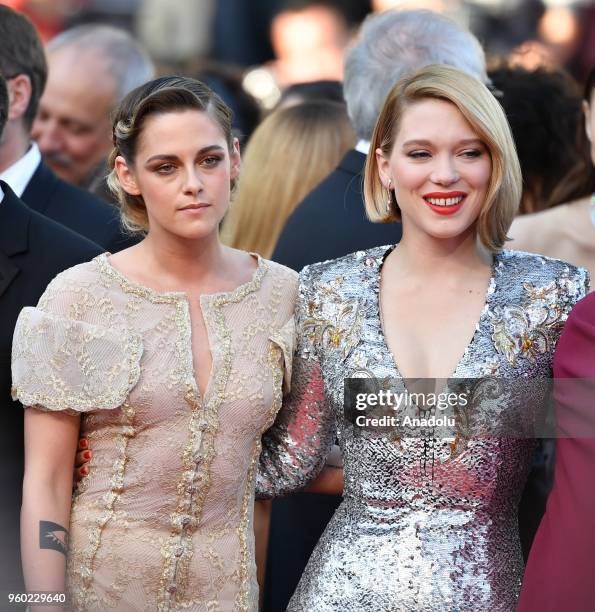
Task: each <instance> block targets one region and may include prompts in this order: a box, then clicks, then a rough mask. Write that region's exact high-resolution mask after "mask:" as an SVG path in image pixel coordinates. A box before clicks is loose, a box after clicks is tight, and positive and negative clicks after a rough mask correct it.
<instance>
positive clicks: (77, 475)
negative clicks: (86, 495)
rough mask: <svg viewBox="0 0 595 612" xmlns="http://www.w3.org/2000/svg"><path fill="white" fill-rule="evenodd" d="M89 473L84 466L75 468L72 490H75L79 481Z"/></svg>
mask: <svg viewBox="0 0 595 612" xmlns="http://www.w3.org/2000/svg"><path fill="white" fill-rule="evenodd" d="M88 473H89V468H88V467H87V466H86V465H83V466H82V467H80V468H75V469H74V470H73V477H74V483H73V484H74V488H75V489H76V488H77V487H78V486H79V483H80V481H81V480H82V479H83V478H84V477H85V476H86V475H87V474H88Z"/></svg>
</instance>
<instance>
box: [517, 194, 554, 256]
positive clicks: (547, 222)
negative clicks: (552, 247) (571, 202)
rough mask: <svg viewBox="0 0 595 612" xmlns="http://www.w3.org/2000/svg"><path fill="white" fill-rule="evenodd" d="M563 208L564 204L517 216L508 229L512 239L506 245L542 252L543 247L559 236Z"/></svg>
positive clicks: (520, 249) (518, 249)
mask: <svg viewBox="0 0 595 612" xmlns="http://www.w3.org/2000/svg"><path fill="white" fill-rule="evenodd" d="M561 209H562V206H557V207H554V208H550V209H548V210H543V211H541V212H538V213H532V214H530V215H521V216H519V217H516V218H515V220H514V221H513V222H512V225H511V226H510V230H509V231H508V236H509V237H510V238H511V241H510V242H508V243H507V244H506V247H507V248H509V249H514V250H515V251H528V252H537V253H540V252H542V248H543V247H547V245H548V244H551V242H552V240H555V239H556V237H557V234H558V231H559V227H560V226H559V219H560V216H561V215H560V213H561V212H562V211H561Z"/></svg>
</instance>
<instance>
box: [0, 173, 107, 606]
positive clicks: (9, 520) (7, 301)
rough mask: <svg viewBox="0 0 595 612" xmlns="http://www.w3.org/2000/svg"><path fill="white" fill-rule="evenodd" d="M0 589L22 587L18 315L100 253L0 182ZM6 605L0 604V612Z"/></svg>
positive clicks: (17, 588) (20, 407) (98, 248)
mask: <svg viewBox="0 0 595 612" xmlns="http://www.w3.org/2000/svg"><path fill="white" fill-rule="evenodd" d="M0 185H1V186H2V190H3V191H4V200H3V201H2V202H0V410H1V411H2V427H1V428H0V492H1V494H2V501H1V502H0V520H1V524H2V525H3V529H2V534H3V535H2V538H1V539H0V542H1V546H0V590H7V591H13V592H14V591H16V592H19V591H20V590H21V589H22V584H21V582H22V578H21V562H20V552H19V513H20V507H21V487H22V481H23V408H22V406H21V405H20V404H18V403H15V402H13V401H12V399H11V397H10V387H11V382H10V381H11V376H10V353H11V344H12V334H13V330H14V326H15V323H16V320H17V317H18V315H19V312H20V311H21V309H22V308H23V307H24V306H35V305H36V304H37V302H38V300H39V298H40V296H41V294H42V293H43V292H44V290H45V288H46V286H47V285H48V284H49V282H50V281H51V280H52V279H53V278H54V276H56V274H58V273H59V272H61V271H62V270H65V269H66V268H70V267H72V266H74V265H76V264H78V263H81V262H84V261H88V260H90V259H92V258H93V257H95V256H96V255H98V254H99V253H101V252H102V251H103V249H102V248H101V247H99V246H98V245H96V244H93V243H92V242H90V241H88V240H87V239H85V238H83V237H82V236H79V235H78V234H75V233H74V232H72V231H70V230H69V229H67V228H65V227H64V226H62V225H60V224H58V223H55V222H54V221H51V220H50V219H47V218H45V217H43V216H42V215H40V214H38V213H36V212H34V211H32V210H30V209H29V208H28V207H27V206H25V205H24V204H23V202H21V201H20V200H19V199H18V198H17V197H16V195H15V194H14V193H13V192H12V190H11V189H10V187H8V185H7V184H6V183H3V182H1V181H0ZM6 603H7V602H6V601H3V602H0V609H4V608H3V606H4V604H6Z"/></svg>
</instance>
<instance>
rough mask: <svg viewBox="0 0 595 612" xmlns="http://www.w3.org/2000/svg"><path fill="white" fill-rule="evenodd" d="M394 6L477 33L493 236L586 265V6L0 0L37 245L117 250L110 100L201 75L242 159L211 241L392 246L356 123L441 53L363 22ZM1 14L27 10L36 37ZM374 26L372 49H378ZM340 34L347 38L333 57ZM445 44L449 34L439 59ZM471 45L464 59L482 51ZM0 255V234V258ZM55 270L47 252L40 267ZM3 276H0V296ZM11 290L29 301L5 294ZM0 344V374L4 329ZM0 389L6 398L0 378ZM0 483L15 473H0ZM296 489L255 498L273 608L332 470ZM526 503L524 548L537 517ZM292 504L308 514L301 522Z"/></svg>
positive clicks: (594, 269)
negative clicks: (486, 91) (507, 177)
mask: <svg viewBox="0 0 595 612" xmlns="http://www.w3.org/2000/svg"><path fill="white" fill-rule="evenodd" d="M1 5H7V6H8V7H10V9H14V11H17V12H18V13H14V12H12V10H9V9H7V8H6V6H1ZM394 8H397V9H407V10H413V9H429V10H431V11H434V12H435V13H438V14H443V15H445V16H446V17H448V18H450V19H452V20H453V21H454V22H455V23H456V24H457V28H459V29H461V30H462V31H467V30H469V31H471V32H472V33H474V34H475V36H476V37H477V39H478V41H479V43H481V46H482V48H483V53H485V64H481V63H480V65H479V66H477V70H475V68H474V66H473V65H472V64H473V62H474V61H475V60H474V59H473V58H472V57H471V55H473V53H475V52H476V51H477V50H474V51H472V52H470V59H469V70H468V72H471V73H475V74H476V75H477V76H479V77H480V78H483V80H484V81H485V82H486V83H488V84H489V87H490V88H491V90H492V92H493V94H494V95H495V96H496V98H497V99H498V100H499V101H500V103H501V104H502V106H503V108H504V110H505V112H506V115H507V117H508V119H509V122H510V124H511V127H512V131H513V135H514V139H515V142H516V146H517V150H518V154H519V158H520V162H521V167H522V172H523V186H524V191H523V196H522V202H521V206H520V209H519V217H518V218H517V220H516V221H515V222H514V224H513V226H512V229H511V232H510V236H511V238H513V241H512V242H510V243H509V246H510V248H513V249H514V248H516V249H520V250H529V251H532V252H538V253H543V254H546V255H551V256H555V257H559V258H562V259H564V260H567V261H570V262H571V263H574V264H577V265H582V266H585V267H586V268H588V269H589V270H590V271H591V274H592V275H593V274H595V199H592V198H591V194H592V193H593V191H594V190H595V172H594V169H593V158H594V156H593V153H592V151H591V149H592V147H593V145H592V144H591V142H590V139H591V138H592V137H593V134H592V130H593V129H595V122H594V121H593V120H592V117H591V115H590V114H589V112H590V107H589V104H590V103H591V102H592V98H591V91H592V87H593V82H590V83H588V82H586V80H587V77H588V75H589V72H590V70H591V68H592V67H593V65H595V35H594V34H593V32H595V6H594V5H593V3H592V2H589V1H583V2H581V1H578V0H577V1H574V2H572V1H567V2H545V1H543V2H542V1H541V0H500V1H497V0H493V1H490V0H474V1H472V0H467V1H463V0H434V1H429V0H428V1H419V2H414V1H406V0H401V1H393V2H390V1H388V0H384V1H383V0H370V1H364V0H342V1H339V0H337V1H335V2H333V1H331V0H319V1H316V0H311V1H306V0H258V1H256V2H246V1H245V0H193V1H187V0H167V1H165V0H118V1H115V0H59V1H49V0H48V1H44V0H11V1H8V2H0V74H1V75H2V76H3V77H4V79H6V81H7V86H8V95H9V98H8V99H9V111H8V115H7V122H6V127H5V129H4V133H3V135H2V138H1V140H0V179H1V180H3V181H5V182H6V184H7V185H8V186H10V188H11V189H12V191H13V192H14V193H15V194H16V196H17V197H18V198H20V199H22V200H23V202H25V204H26V205H27V206H28V207H30V208H31V209H33V210H34V211H36V213H39V214H40V215H42V216H44V217H46V218H49V219H51V220H52V221H53V222H56V227H60V228H62V229H63V228H64V227H65V228H67V230H66V231H67V232H68V233H64V234H60V233H59V232H60V231H62V229H60V230H56V231H58V233H57V234H56V236H55V238H52V239H51V240H49V242H48V244H58V243H64V242H67V241H72V244H73V245H74V244H77V247H76V248H74V247H73V250H74V251H77V252H79V254H80V257H79V258H80V259H81V260H84V259H85V258H88V256H92V255H93V254H94V253H95V251H94V249H96V250H97V252H99V251H101V250H109V251H111V252H114V251H118V250H120V249H122V248H124V247H126V246H127V245H130V244H132V243H134V241H135V240H137V239H136V238H134V237H132V236H131V235H130V234H128V233H127V232H126V231H125V230H124V229H122V228H121V227H120V224H119V218H118V212H117V209H116V208H115V207H114V206H113V204H114V203H115V198H114V196H113V195H112V194H111V192H110V190H109V186H108V184H107V180H106V177H107V167H108V166H107V160H108V156H109V153H110V150H111V147H112V134H111V118H110V117H111V113H112V112H113V110H114V109H115V108H116V106H117V105H118V103H119V102H120V101H121V100H122V98H123V97H124V96H125V95H126V94H127V93H128V92H129V91H131V90H132V89H133V88H135V87H137V86H138V85H140V84H142V83H144V82H146V81H147V80H149V79H150V78H152V77H153V76H154V75H162V74H172V73H177V74H185V75H188V76H192V77H196V78H198V79H200V80H202V81H204V82H205V83H207V84H208V85H209V86H210V87H211V88H212V89H213V90H214V91H216V92H217V93H218V94H219V95H220V96H221V97H222V98H223V99H224V100H225V102H226V103H227V104H228V105H229V106H230V107H231V108H232V110H233V112H234V131H235V133H236V135H237V136H238V137H239V138H240V143H241V149H242V158H243V160H242V172H241V176H240V179H239V181H238V182H237V184H236V185H235V186H234V197H233V201H232V205H231V209H230V211H229V213H228V214H227V217H226V218H225V220H224V222H223V226H222V237H223V241H224V242H225V243H226V244H228V245H231V246H234V247H237V248H240V249H243V250H247V251H253V252H257V253H259V254H261V255H262V256H264V257H266V258H272V259H273V260H275V261H278V262H279V263H283V264H285V265H288V266H290V267H293V268H294V269H296V270H299V269H300V268H301V267H303V266H304V265H306V264H309V263H312V262H314V261H320V260H323V259H328V258H333V257H338V256H341V255H344V254H346V253H349V252H351V251H355V250H358V249H363V248H368V247H371V246H375V245H381V244H387V243H391V242H395V240H398V235H395V231H396V230H395V227H388V226H386V225H374V226H372V225H371V224H367V222H366V221H365V220H364V218H363V209H362V207H361V198H362V195H361V172H362V169H363V165H364V162H365V155H366V154H367V151H368V145H369V141H370V139H371V133H372V128H373V126H374V123H375V121H376V117H377V115H378V112H379V110H380V108H381V106H382V102H383V99H384V96H385V95H386V92H387V91H388V90H389V89H390V87H391V86H392V84H394V82H395V81H396V80H397V78H398V77H399V76H400V75H401V74H402V73H404V72H406V71H407V68H411V69H413V68H416V67H418V65H420V60H419V57H420V56H421V55H424V54H427V55H428V57H430V58H433V59H432V61H431V62H430V63H434V62H435V63H438V59H439V58H441V59H442V61H443V63H453V65H455V62H454V61H453V62H450V60H449V53H450V50H449V49H448V45H447V44H446V43H445V42H444V38H445V36H444V34H443V29H442V30H441V29H440V28H443V24H438V26H437V27H438V29H437V30H435V31H433V30H431V29H428V28H426V25H427V23H428V20H427V15H428V14H427V13H416V12H414V15H415V19H413V18H412V19H411V20H410V21H407V20H406V19H404V20H403V21H402V22H399V23H397V25H396V26H394V25H393V24H392V23H390V22H387V23H385V24H382V23H380V22H376V23H375V24H374V25H372V23H371V22H370V21H369V20H368V21H365V20H366V18H367V17H368V16H369V15H370V14H374V13H379V12H381V11H385V10H388V9H394ZM16 14H22V15H26V16H27V17H28V18H29V19H30V20H31V22H32V23H33V24H34V26H35V29H36V31H37V33H38V35H39V38H37V34H35V31H34V30H31V29H30V28H29V26H28V25H27V22H24V21H23V20H22V19H15V17H14V16H15V15H16ZM430 21H431V20H430ZM362 24H364V26H363V31H362ZM366 27H368V28H369V31H368V32H367V33H366ZM372 28H375V30H374V31H372ZM383 28H384V29H383ZM391 28H395V29H394V31H392V33H391ZM415 28H417V33H416V30H415ZM387 32H388V33H389V34H390V36H391V37H392V42H390V43H388V42H387V43H386V45H385V44H384V43H385V39H388V38H389V34H387ZM441 32H442V33H441ZM400 36H401V37H402V40H397V39H398V38H399V37H400ZM366 40H368V41H373V43H374V44H373V46H374V49H368V48H366ZM354 41H356V42H357V44H358V45H359V48H358V50H357V52H355V51H354V52H352V53H349V52H348V50H349V49H351V48H352V45H353V44H354ZM465 44H467V43H466V42H463V43H461V45H460V46H458V47H457V46H456V45H455V52H456V54H458V55H459V56H460V57H459V58H458V60H457V62H458V63H459V64H461V63H464V62H465V53H466V50H465V49H464V45H465ZM434 45H435V47H436V48H434V49H432V48H431V47H432V46H434ZM442 47H444V49H442ZM483 53H482V52H481V49H480V50H479V52H478V54H477V56H478V57H480V58H481V61H482V62H483V60H484V56H483ZM346 54H348V55H347V60H346ZM422 63H423V62H422ZM459 67H460V66H459ZM362 75H363V76H364V77H365V78H362ZM585 118H586V120H587V121H586V124H587V129H586V130H585ZM339 217H341V220H340V222H339V221H338V219H339ZM1 219H2V217H1V216H0V220H1ZM0 222H1V223H6V222H5V221H0ZM57 224H60V225H59V226H58V225H57ZM368 225H369V227H368ZM3 230H6V226H5V228H2V227H0V239H1V238H2V236H3V233H2V232H3ZM77 241H79V242H80V244H79V242H77ZM47 248H48V249H49V250H51V248H52V247H47ZM6 249H7V247H6V246H5V245H3V244H1V243H0V256H2V251H6ZM10 254H11V253H7V255H10ZM40 257H42V258H43V257H45V255H44V254H43V253H40ZM73 263H75V262H74V261H68V262H67V261H64V262H56V263H55V266H54V268H53V269H52V270H51V271H50V270H48V276H49V278H51V274H54V273H56V272H57V271H58V270H57V268H59V267H60V266H62V267H67V265H73ZM47 280H49V279H44V282H46V284H47ZM3 282H5V281H3V279H2V276H1V275H0V299H2V291H3V284H2V283H3ZM42 284H43V283H42V282H41V281H40V286H41V285H42ZM23 300H24V301H23ZM28 301H31V303H33V302H34V301H35V299H34V296H33V295H31V296H29V297H26V298H23V299H22V300H21V301H20V302H19V305H20V306H21V307H22V306H23V305H24V303H25V302H27V303H28ZM0 339H1V340H2V342H3V345H2V346H0V367H1V368H4V370H6V367H5V361H7V359H8V357H7V355H9V353H10V344H9V343H10V334H9V333H8V332H7V333H4V334H3V335H0ZM0 382H2V387H1V389H0V390H1V392H2V394H3V395H7V393H6V389H5V387H7V386H8V385H9V381H8V380H7V379H5V377H4V374H2V373H1V372H0ZM2 401H4V399H3V400H2ZM14 427H15V430H14V431H15V432H18V427H19V425H18V424H16V423H15V425H14ZM14 437H15V438H18V433H17V434H14ZM21 437H22V434H21ZM2 452H4V453H6V455H7V457H6V458H5V459H8V458H9V457H10V461H8V460H7V461H5V462H1V464H2V465H5V464H6V463H10V464H11V465H13V464H14V461H13V460H12V457H11V455H10V454H11V453H15V455H16V454H17V450H15V448H14V445H13V446H10V447H9V446H3V451H2ZM332 461H333V459H332V458H331V459H329V463H332ZM21 477H22V474H21ZM5 479H9V480H10V481H15V482H16V481H17V480H18V478H16V477H15V476H14V475H13V474H11V475H5ZM6 486H7V485H6V484H5V483H2V484H0V490H6ZM311 488H312V491H313V493H309V494H307V495H303V496H296V497H294V498H292V499H291V500H279V501H276V502H274V504H273V505H271V503H270V502H257V511H256V526H255V529H256V533H257V540H256V545H257V561H258V570H259V582H260V584H266V585H267V588H265V589H263V593H262V599H263V601H262V605H263V609H265V610H280V609H284V605H286V602H287V600H288V598H289V596H290V594H291V592H292V591H293V589H294V588H295V585H296V583H297V580H298V579H299V576H300V574H301V571H302V570H303V567H304V566H305V562H306V560H307V558H308V555H309V553H310V551H311V549H312V546H313V544H314V543H315V542H316V540H317V538H318V536H319V535H320V533H321V531H322V529H323V527H324V524H325V522H326V521H327V520H328V518H329V517H330V515H331V514H332V512H333V510H334V508H335V507H336V505H337V503H338V499H339V498H338V494H339V493H340V483H339V485H337V483H336V482H335V481H333V482H331V483H327V482H324V481H323V480H321V481H319V482H318V484H314V485H313V486H312V487H311ZM531 503H533V502H531ZM305 505H308V506H309V508H308V510H307V512H306V511H304V510H303V507H304V506H305ZM272 507H274V510H272V509H271V508H272ZM531 508H533V506H531ZM531 512H532V511H531ZM531 512H530V511H527V516H528V517H529V518H527V521H526V522H527V524H528V526H527V530H526V532H525V535H524V545H525V549H526V551H525V552H527V551H528V548H529V546H530V542H531V537H532V534H533V533H534V530H535V528H536V525H537V523H538V522H539V515H538V514H531ZM13 514H14V513H13ZM306 515H307V516H308V517H317V520H314V519H311V518H308V521H305V520H302V519H303V517H304V516H306ZM7 520H8V521H9V522H14V520H15V517H14V516H12V515H11V517H9V518H8V519H7ZM306 523H307V524H306ZM310 523H311V524H310ZM298 524H299V528H298V526H297V525H298ZM302 529H303V531H302ZM6 572H7V573H9V569H6Z"/></svg>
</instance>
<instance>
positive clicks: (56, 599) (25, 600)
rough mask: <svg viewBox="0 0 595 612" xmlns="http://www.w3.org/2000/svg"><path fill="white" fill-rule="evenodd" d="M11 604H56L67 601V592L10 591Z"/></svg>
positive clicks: (9, 599) (8, 596)
mask: <svg viewBox="0 0 595 612" xmlns="http://www.w3.org/2000/svg"><path fill="white" fill-rule="evenodd" d="M7 598H8V603H9V604H35V605H38V606H43V605H45V606H54V605H56V604H64V603H66V593H60V592H59V591H32V592H30V593H8V595H7Z"/></svg>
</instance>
